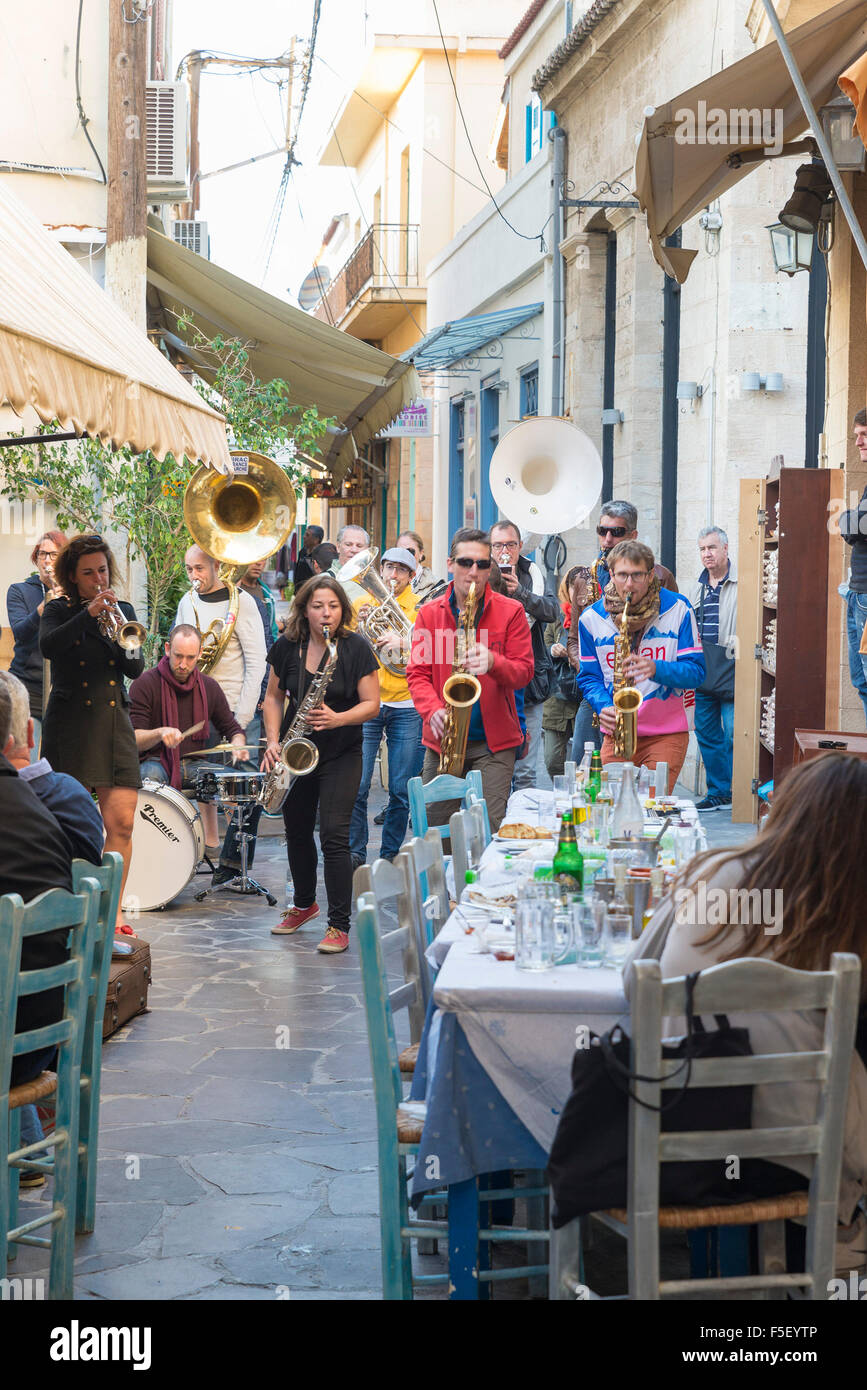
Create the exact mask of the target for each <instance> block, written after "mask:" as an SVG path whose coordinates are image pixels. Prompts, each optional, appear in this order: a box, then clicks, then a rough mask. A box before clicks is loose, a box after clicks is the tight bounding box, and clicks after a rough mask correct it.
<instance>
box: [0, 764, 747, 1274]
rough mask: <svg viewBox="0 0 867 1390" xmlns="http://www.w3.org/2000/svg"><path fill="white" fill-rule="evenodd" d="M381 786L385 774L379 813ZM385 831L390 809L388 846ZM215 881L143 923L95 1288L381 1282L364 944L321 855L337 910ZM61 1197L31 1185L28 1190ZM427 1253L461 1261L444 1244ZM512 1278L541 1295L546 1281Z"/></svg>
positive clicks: (280, 887) (84, 1263)
mask: <svg viewBox="0 0 867 1390" xmlns="http://www.w3.org/2000/svg"><path fill="white" fill-rule="evenodd" d="M382 801H383V797H382V793H381V791H380V790H379V789H378V788H377V789H376V791H375V792H374V794H373V795H372V796H371V805H370V811H371V814H373V813H374V812H375V811H376V810H378V809H379V808H380V806H381V805H382ZM718 818H720V813H719V812H717V813H715V815H714V816H713V817H708V818H707V822H706V824H707V827H708V833H709V839H710V841H711V843H712V844H714V843H727V844H728V843H736V842H738V841H739V840H742V839H743V838H745V837H746V836H747V835H748V834H749V833H750V829H749V827H741V826H732V825H731V823H730V815H729V813H728V812H725V813H722V818H721V819H720V824H719V825H716V824H715V821H716V819H718ZM380 833H381V832H380V831H379V828H378V827H372V843H371V845H370V852H371V858H372V857H374V855H375V854H376V853H377V851H378V848H379V838H378V837H379V835H380ZM256 873H257V874H258V876H259V877H260V878H261V880H262V882H263V883H264V884H265V885H266V886H267V887H269V888H271V890H272V892H273V893H274V894H275V896H276V897H277V899H278V904H279V905H280V906H281V907H282V904H283V901H284V883H285V874H286V861H285V846H284V843H283V840H282V838H276V837H275V838H266V839H263V840H260V845H259V851H258V852H257V856H256ZM206 882H207V880H206V879H199V880H198V881H196V880H194V881H193V883H191V884H190V885H189V886H188V887H187V889H185V890H184V892H183V894H182V895H181V896H180V898H179V899H178V900H177V901H176V902H175V903H174V904H173V905H172V907H171V908H170V909H169V910H167V911H166V912H162V913H159V912H156V913H148V914H145V915H144V916H143V918H142V919H141V920H140V922H139V923H138V925H137V930H138V932H139V934H140V935H141V936H142V937H144V938H145V939H146V940H148V941H149V942H150V943H151V948H152V953H153V986H152V989H151V993H150V1001H149V1002H150V1012H149V1013H147V1014H145V1015H142V1016H139V1017H138V1018H136V1019H134V1020H132V1022H131V1023H130V1024H129V1025H128V1026H126V1027H125V1028H123V1029H122V1030H121V1031H120V1032H119V1033H118V1034H116V1035H115V1037H113V1038H112V1039H110V1040H109V1041H108V1042H107V1043H106V1045H105V1050H104V1066H103V1076H102V1104H101V1126H100V1158H99V1176H98V1186H97V1216H96V1228H95V1231H94V1232H93V1234H92V1235H87V1236H79V1237H77V1240H76V1276H75V1291H76V1297H77V1298H79V1299H93V1300H102V1299H107V1300H115V1299H117V1300H120V1299H122V1300H131V1299H135V1300H149V1299H150V1300H153V1299H175V1300H187V1299H189V1300H201V1299H215V1300H221V1299H227V1300H246V1299H259V1300H267V1299H277V1298H282V1299H285V1298H289V1299H291V1300H293V1301H298V1300H302V1301H303V1300H322V1299H326V1300H332V1299H378V1298H380V1297H381V1276H380V1249H379V1219H378V1216H377V1207H378V1196H377V1152H376V1130H375V1116H374V1106H373V1094H372V1086H371V1080H370V1059H369V1055H368V1048H367V1035H366V1028H365V1018H364V1006H363V1000H362V994H361V976H360V969H359V961H358V956H357V954H356V949H355V945H354V943H353V944H351V945H350V949H349V951H348V952H347V953H346V954H345V955H342V956H331V957H328V956H321V955H319V954H318V953H317V951H316V944H317V942H318V941H319V940H320V938H321V936H322V934H323V931H324V927H325V915H324V905H325V896H324V891H323V888H322V879H321V865H320V890H319V897H318V901H319V904H320V907H321V909H322V915H321V916H320V917H319V918H318V919H316V920H314V921H313V922H311V923H310V924H309V925H308V926H306V927H304V928H302V930H301V931H300V932H298V933H297V935H295V936H293V937H275V936H271V935H270V931H269V928H270V927H271V926H272V925H273V924H274V922H276V921H277V920H278V918H279V916H280V911H279V907H278V908H268V906H267V904H266V902H265V899H264V898H260V899H253V898H246V899H242V898H240V897H238V896H236V895H234V894H229V893H222V894H217V895H215V897H214V898H212V899H210V900H206V902H205V903H202V904H197V903H195V902H194V901H193V893H194V891H195V890H196V888H197V887H199V886H201V885H203V884H204V883H206ZM403 1017H405V1015H403ZM400 1018H401V1016H399V1019H400ZM404 1041H408V1038H407V1037H406V1036H405V1035H404V1034H403V1033H401V1032H400V1030H399V1043H400V1045H402V1044H403V1042H404ZM47 1196H48V1189H45V1190H43V1191H42V1192H41V1193H30V1194H28V1195H25V1196H24V1197H23V1200H22V1207H23V1208H25V1209H27V1208H31V1209H32V1204H33V1203H35V1202H44V1201H46V1200H47ZM614 1242H616V1238H615V1237H613V1236H612V1237H605V1236H603V1237H602V1239H601V1243H597V1245H596V1246H595V1247H594V1250H593V1252H591V1255H589V1256H588V1269H589V1268H590V1266H591V1263H592V1264H593V1265H599V1264H601V1265H604V1267H605V1272H606V1277H605V1282H606V1283H607V1282H608V1278H609V1277H610V1279H612V1280H613V1281H614V1285H615V1286H616V1284H617V1282H618V1280H619V1281H620V1283H621V1286H622V1275H623V1268H624V1266H623V1252H622V1250H621V1249H620V1245H619V1244H617V1243H614ZM517 1253H519V1252H516V1254H512V1253H511V1252H510V1254H509V1256H508V1258H509V1260H510V1262H512V1261H513V1260H514V1259H515V1258H516V1257H517ZM44 1264H45V1257H44V1254H43V1252H41V1251H38V1250H36V1249H32V1248H22V1249H20V1251H19V1254H18V1258H17V1260H16V1261H15V1264H14V1266H12V1267H10V1274H12V1273H14V1274H15V1275H21V1276H24V1275H27V1274H37V1273H38V1272H39V1271H40V1270H41V1269H43V1268H44ZM421 1264H422V1266H423V1269H424V1272H425V1273H434V1272H440V1271H443V1270H444V1269H445V1263H444V1260H443V1257H442V1255H434V1256H425V1257H422V1259H421ZM588 1282H591V1283H592V1284H593V1286H594V1287H597V1286H598V1284H597V1283H593V1281H592V1280H589V1281H588ZM602 1291H604V1290H602ZM611 1291H615V1287H614V1286H613V1287H612V1289H611ZM424 1296H426V1297H428V1298H444V1297H446V1291H445V1288H442V1289H434V1290H432V1291H429V1292H427V1293H426V1295H424ZM497 1296H498V1297H527V1286H526V1284H523V1285H512V1284H509V1285H506V1286H502V1287H501V1288H500V1289H498V1290H497Z"/></svg>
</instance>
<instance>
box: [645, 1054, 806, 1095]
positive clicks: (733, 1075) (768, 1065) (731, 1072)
mask: <svg viewBox="0 0 867 1390" xmlns="http://www.w3.org/2000/svg"><path fill="white" fill-rule="evenodd" d="M659 1072H660V1075H661V1076H664V1077H666V1078H667V1079H666V1080H665V1081H663V1083H662V1089H663V1090H672V1091H679V1090H680V1089H681V1088H682V1086H683V1077H684V1071H683V1062H682V1061H675V1060H674V1059H671V1060H668V1061H663V1063H662V1065H661V1066H660V1069H659ZM827 1075H828V1058H827V1057H826V1055H825V1053H824V1052H796V1053H783V1054H781V1055H780V1056H776V1055H775V1054H773V1053H763V1054H762V1055H760V1056H758V1057H703V1058H700V1059H699V1060H697V1061H695V1062H693V1064H692V1069H691V1071H690V1079H689V1084H690V1086H753V1085H756V1084H759V1083H762V1084H765V1083H770V1082H772V1081H824V1080H825V1078H826V1076H827Z"/></svg>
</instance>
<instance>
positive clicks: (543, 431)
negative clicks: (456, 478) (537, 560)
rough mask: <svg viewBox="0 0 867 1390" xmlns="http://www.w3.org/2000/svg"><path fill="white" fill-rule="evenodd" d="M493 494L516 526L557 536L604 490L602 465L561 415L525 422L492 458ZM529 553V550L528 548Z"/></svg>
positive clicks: (592, 446)
mask: <svg viewBox="0 0 867 1390" xmlns="http://www.w3.org/2000/svg"><path fill="white" fill-rule="evenodd" d="M490 485H491V494H492V496H493V498H494V501H495V502H496V504H497V506H498V507H499V509H500V511H501V513H502V515H503V516H504V517H508V519H509V521H511V522H514V524H515V525H516V526H519V527H521V528H522V530H527V531H531V532H535V533H537V534H542V535H558V534H559V533H560V532H562V531H570V530H571V529H572V527H573V526H580V525H581V523H582V522H583V521H586V519H587V517H588V516H589V515H590V513H591V512H592V510H593V508H594V507H595V506H596V503H597V502H598V500H599V495H600V493H601V491H602V460H601V459H600V457H599V452H598V450H597V448H596V445H595V444H594V443H593V441H592V439H591V438H590V436H589V435H587V434H585V433H584V431H583V430H579V428H578V426H577V425H573V424H572V422H571V420H564V419H561V418H560V417H559V416H543V415H539V416H536V417H534V418H533V419H530V420H523V421H522V422H521V424H520V425H516V426H515V428H514V429H512V430H509V433H508V434H507V435H505V436H504V438H503V439H501V440H500V443H499V444H498V445H497V447H496V449H495V450H494V453H493V456H492V458H491V473H490ZM530 548H532V547H530Z"/></svg>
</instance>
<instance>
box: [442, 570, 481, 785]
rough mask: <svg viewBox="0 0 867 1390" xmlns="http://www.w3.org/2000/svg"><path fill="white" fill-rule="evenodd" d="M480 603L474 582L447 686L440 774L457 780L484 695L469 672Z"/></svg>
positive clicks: (475, 677)
mask: <svg viewBox="0 0 867 1390" xmlns="http://www.w3.org/2000/svg"><path fill="white" fill-rule="evenodd" d="M476 603H477V600H476V585H475V581H474V582H473V583H472V584H471V585H470V587H469V589H468V590H467V597H466V601H465V603H464V611H463V614H462V616H461V620H460V623H459V625H458V630H457V632H456V633H455V658H454V661H453V662H452V673H451V675H450V676H449V677H448V678H447V680H446V683H445V685H444V686H443V699H444V700H445V702H446V722H445V728H444V729H443V736H442V741H441V743H440V761H439V767H438V769H437V771H438V772H441V773H442V772H449V773H451V774H452V776H453V777H460V775H461V773H462V772H463V770H464V758H465V757H466V755H467V737H468V735H469V732H470V717H471V714H472V709H473V705H474V704H475V703H476V701H477V700H478V699H479V697H480V695H481V693H482V683H481V681H480V680H479V678H478V676H472V675H470V673H469V671H467V670H466V669H465V663H466V659H467V652H468V651H469V647H470V641H471V635H472V633H473V627H474V623H475V618H476Z"/></svg>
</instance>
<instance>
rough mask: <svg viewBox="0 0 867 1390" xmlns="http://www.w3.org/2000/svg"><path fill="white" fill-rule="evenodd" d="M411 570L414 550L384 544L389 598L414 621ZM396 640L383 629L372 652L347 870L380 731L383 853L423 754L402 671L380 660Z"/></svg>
mask: <svg viewBox="0 0 867 1390" xmlns="http://www.w3.org/2000/svg"><path fill="white" fill-rule="evenodd" d="M415 570H416V559H415V556H414V555H413V554H412V553H411V551H409V550H404V548H403V547H402V546H395V547H393V548H392V549H391V550H387V551H386V552H385V554H384V555H383V557H382V561H381V566H380V573H381V576H382V579H383V582H384V583H385V585H386V587H387V588H389V589H390V590H391V593H392V597H393V598H394V601H395V603H396V604H397V606H398V607H399V608H400V609H401V611H402V612H403V613H404V614H405V616H406V619H407V621H408V623H410V624H412V623H414V622H415V615H416V608H417V600H416V596H415V594H414V593H413V591H412V588H411V580H412V577H413V575H414V574H415ZM374 608H375V605H374V604H372V603H371V602H370V599H368V598H365V600H364V601H362V602H359V603H357V604H356V605H355V613H356V617H357V618H358V619H359V624H360V623H361V622H362V621H363V620H364V618H365V617H367V616H368V615H369V613H370V612H372V611H373V610H374ZM400 645H401V644H400V643H399V642H397V641H393V640H391V639H390V638H389V636H388V635H386V636H385V637H382V638H380V639H379V640H378V641H377V643H376V647H377V655H378V656H379V657H380V666H379V693H380V707H379V714H378V715H376V717H375V718H373V719H369V720H368V721H367V723H366V724H365V725H364V746H363V757H364V761H363V764H362V772H361V786H360V787H359V789H358V799H357V800H356V803H355V810H354V811H353V813H352V824H351V826H350V831H349V848H350V852H351V854H352V867H353V870H355V869H357V868H358V866H359V864H363V863H364V862H365V861H366V859H367V839H368V832H369V826H368V819H367V798H368V794H369V792H370V783H371V779H372V777H373V769H374V767H375V765H376V755H377V753H378V751H379V745H380V743H381V741H382V737H383V734H384V735H385V740H386V746H387V748H388V806H387V808H386V812H385V823H384V825H383V828H382V851H381V857H382V858H383V859H394V856H395V855H396V854H397V852H398V850H399V849H400V847H401V845H402V844H403V841H404V837H405V835H406V827H407V821H408V819H409V798H408V795H407V783H408V782H409V779H410V777H418V776H419V774H420V773H421V765H422V762H423V760H424V748H423V747H422V741H421V728H422V725H421V716H420V715H419V714H417V713H416V710H415V707H414V705H413V703H412V697H411V696H410V693H409V686H408V685H407V681H406V675H405V674H402V675H396V674H394V673H393V671H392V670H388V669H387V667H386V665H384V664H383V662H384V661H385V662H388V664H389V665H391V666H392V667H393V666H394V665H395V662H394V659H393V658H394V654H395V652H396V651H397V650H398V649H399V648H400ZM403 647H404V661H403V666H404V671H405V669H406V661H407V659H408V656H409V644H408V643H404V644H403Z"/></svg>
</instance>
